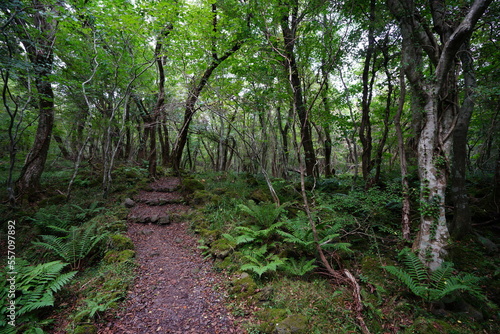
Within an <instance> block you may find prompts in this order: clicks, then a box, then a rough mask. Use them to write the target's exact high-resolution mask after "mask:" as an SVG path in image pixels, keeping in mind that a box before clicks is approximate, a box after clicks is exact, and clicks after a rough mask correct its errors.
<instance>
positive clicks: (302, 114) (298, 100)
mask: <svg viewBox="0 0 500 334" xmlns="http://www.w3.org/2000/svg"><path fill="white" fill-rule="evenodd" d="M297 11H298V4H297V3H295V4H294V6H293V8H292V12H293V13H292V18H291V19H290V18H289V16H288V15H286V16H284V17H283V19H282V21H281V29H282V32H283V42H284V47H285V52H284V54H285V57H286V59H285V68H286V70H287V72H288V73H287V75H288V77H289V80H290V86H291V88H292V94H293V106H294V109H295V111H296V112H297V115H298V117H299V122H300V136H301V143H302V148H303V149H304V156H305V168H306V175H307V176H313V175H316V174H317V170H316V154H315V152H314V145H313V140H312V131H311V124H310V122H309V113H308V110H307V109H306V105H305V103H304V98H303V92H302V83H301V82H300V75H299V69H298V66H297V62H296V59H295V51H294V48H295V42H296V35H295V32H296V29H297V25H298V17H297Z"/></svg>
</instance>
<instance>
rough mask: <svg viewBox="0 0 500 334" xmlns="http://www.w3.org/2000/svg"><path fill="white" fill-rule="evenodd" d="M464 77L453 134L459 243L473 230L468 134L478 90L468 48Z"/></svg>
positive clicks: (453, 231) (453, 227)
mask: <svg viewBox="0 0 500 334" xmlns="http://www.w3.org/2000/svg"><path fill="white" fill-rule="evenodd" d="M459 57H460V60H461V63H462V71H463V75H464V85H465V98H464V101H463V103H462V105H461V107H460V108H459V110H458V115H457V118H456V125H455V129H454V131H453V161H452V166H453V168H452V169H451V172H452V185H451V199H452V202H453V220H452V221H451V224H450V233H451V234H452V236H453V237H454V238H456V239H459V238H462V237H464V236H466V235H467V234H468V233H469V232H470V230H471V228H472V226H471V215H470V209H469V197H468V195H467V187H466V172H467V133H468V130H469V123H470V119H471V116H472V112H473V109H474V97H473V96H474V90H475V87H476V76H475V73H474V67H473V58H472V54H471V50H470V48H469V47H468V44H464V47H463V48H462V49H461V52H460V53H459Z"/></svg>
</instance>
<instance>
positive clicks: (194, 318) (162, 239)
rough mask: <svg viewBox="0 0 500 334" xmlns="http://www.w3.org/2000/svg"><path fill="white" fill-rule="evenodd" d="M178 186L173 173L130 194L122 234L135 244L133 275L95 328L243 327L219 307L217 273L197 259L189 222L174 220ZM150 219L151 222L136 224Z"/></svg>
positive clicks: (201, 332)
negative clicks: (115, 308) (118, 307)
mask: <svg viewBox="0 0 500 334" xmlns="http://www.w3.org/2000/svg"><path fill="white" fill-rule="evenodd" d="M178 186H179V180H178V179H177V178H173V177H172V178H163V179H160V180H158V181H156V182H154V183H152V184H151V186H150V187H151V189H148V191H142V192H141V193H139V194H138V195H137V196H136V197H135V198H134V200H135V201H136V202H137V204H136V205H135V206H134V207H133V208H132V209H131V210H130V213H129V229H128V236H129V237H130V238H131V239H132V241H133V242H134V245H135V250H136V260H137V262H138V264H139V268H138V276H137V278H136V280H135V282H134V285H133V287H132V288H131V290H130V291H129V293H128V297H127V300H126V301H125V305H126V308H125V309H124V310H122V311H121V312H119V313H118V314H117V316H116V318H115V319H112V320H110V321H109V322H108V323H107V324H105V325H103V326H102V327H101V330H100V331H99V333H105V334H111V333H113V334H119V333H123V334H125V333H130V334H146V333H179V334H181V333H182V334H187V333H197V334H205V333H207V334H215V333H221V334H222V333H244V332H245V331H244V330H241V329H240V328H238V327H236V326H235V325H234V324H233V323H234V318H233V317H232V315H231V314H230V313H229V312H228V311H227V310H226V308H225V307H224V303H223V299H224V295H223V290H221V289H219V287H220V286H222V277H220V275H218V274H216V273H214V272H213V271H212V267H211V262H210V261H205V260H204V259H203V256H202V254H201V251H200V250H199V249H198V248H197V242H196V238H195V237H193V236H192V234H191V233H190V232H189V231H188V227H189V226H188V225H189V224H188V223H186V222H176V221H175V220H176V219H175V215H176V214H179V213H181V212H184V211H186V210H188V207H187V206H185V205H183V204H181V203H180V201H179V199H181V195H180V194H179V193H178V192H177V189H178ZM151 221H155V222H156V224H153V223H138V222H151ZM159 224H163V225H159Z"/></svg>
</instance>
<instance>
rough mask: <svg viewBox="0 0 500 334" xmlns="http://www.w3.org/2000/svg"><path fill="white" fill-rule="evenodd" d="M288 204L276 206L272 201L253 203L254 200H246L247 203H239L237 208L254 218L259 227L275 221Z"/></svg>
mask: <svg viewBox="0 0 500 334" xmlns="http://www.w3.org/2000/svg"><path fill="white" fill-rule="evenodd" d="M286 206H288V204H283V205H280V206H276V205H275V204H274V203H260V204H255V202H254V201H252V200H250V201H248V203H247V205H245V204H239V205H238V208H239V209H240V210H241V211H242V212H245V213H246V214H248V215H249V216H251V217H253V218H254V219H255V222H256V223H257V224H258V226H259V227H267V226H271V225H272V224H273V223H275V222H276V221H277V220H278V218H279V217H280V216H281V214H282V213H283V212H284V211H285V208H286Z"/></svg>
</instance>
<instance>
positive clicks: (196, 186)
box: [182, 178, 205, 194]
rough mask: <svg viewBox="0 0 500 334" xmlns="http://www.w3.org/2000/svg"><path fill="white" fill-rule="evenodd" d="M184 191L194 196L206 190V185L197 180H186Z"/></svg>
mask: <svg viewBox="0 0 500 334" xmlns="http://www.w3.org/2000/svg"><path fill="white" fill-rule="evenodd" d="M182 190H183V191H184V192H186V193H188V194H192V193H194V192H195V191H197V190H205V185H204V184H203V183H201V182H200V181H198V180H196V179H191V178H186V179H183V180H182Z"/></svg>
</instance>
